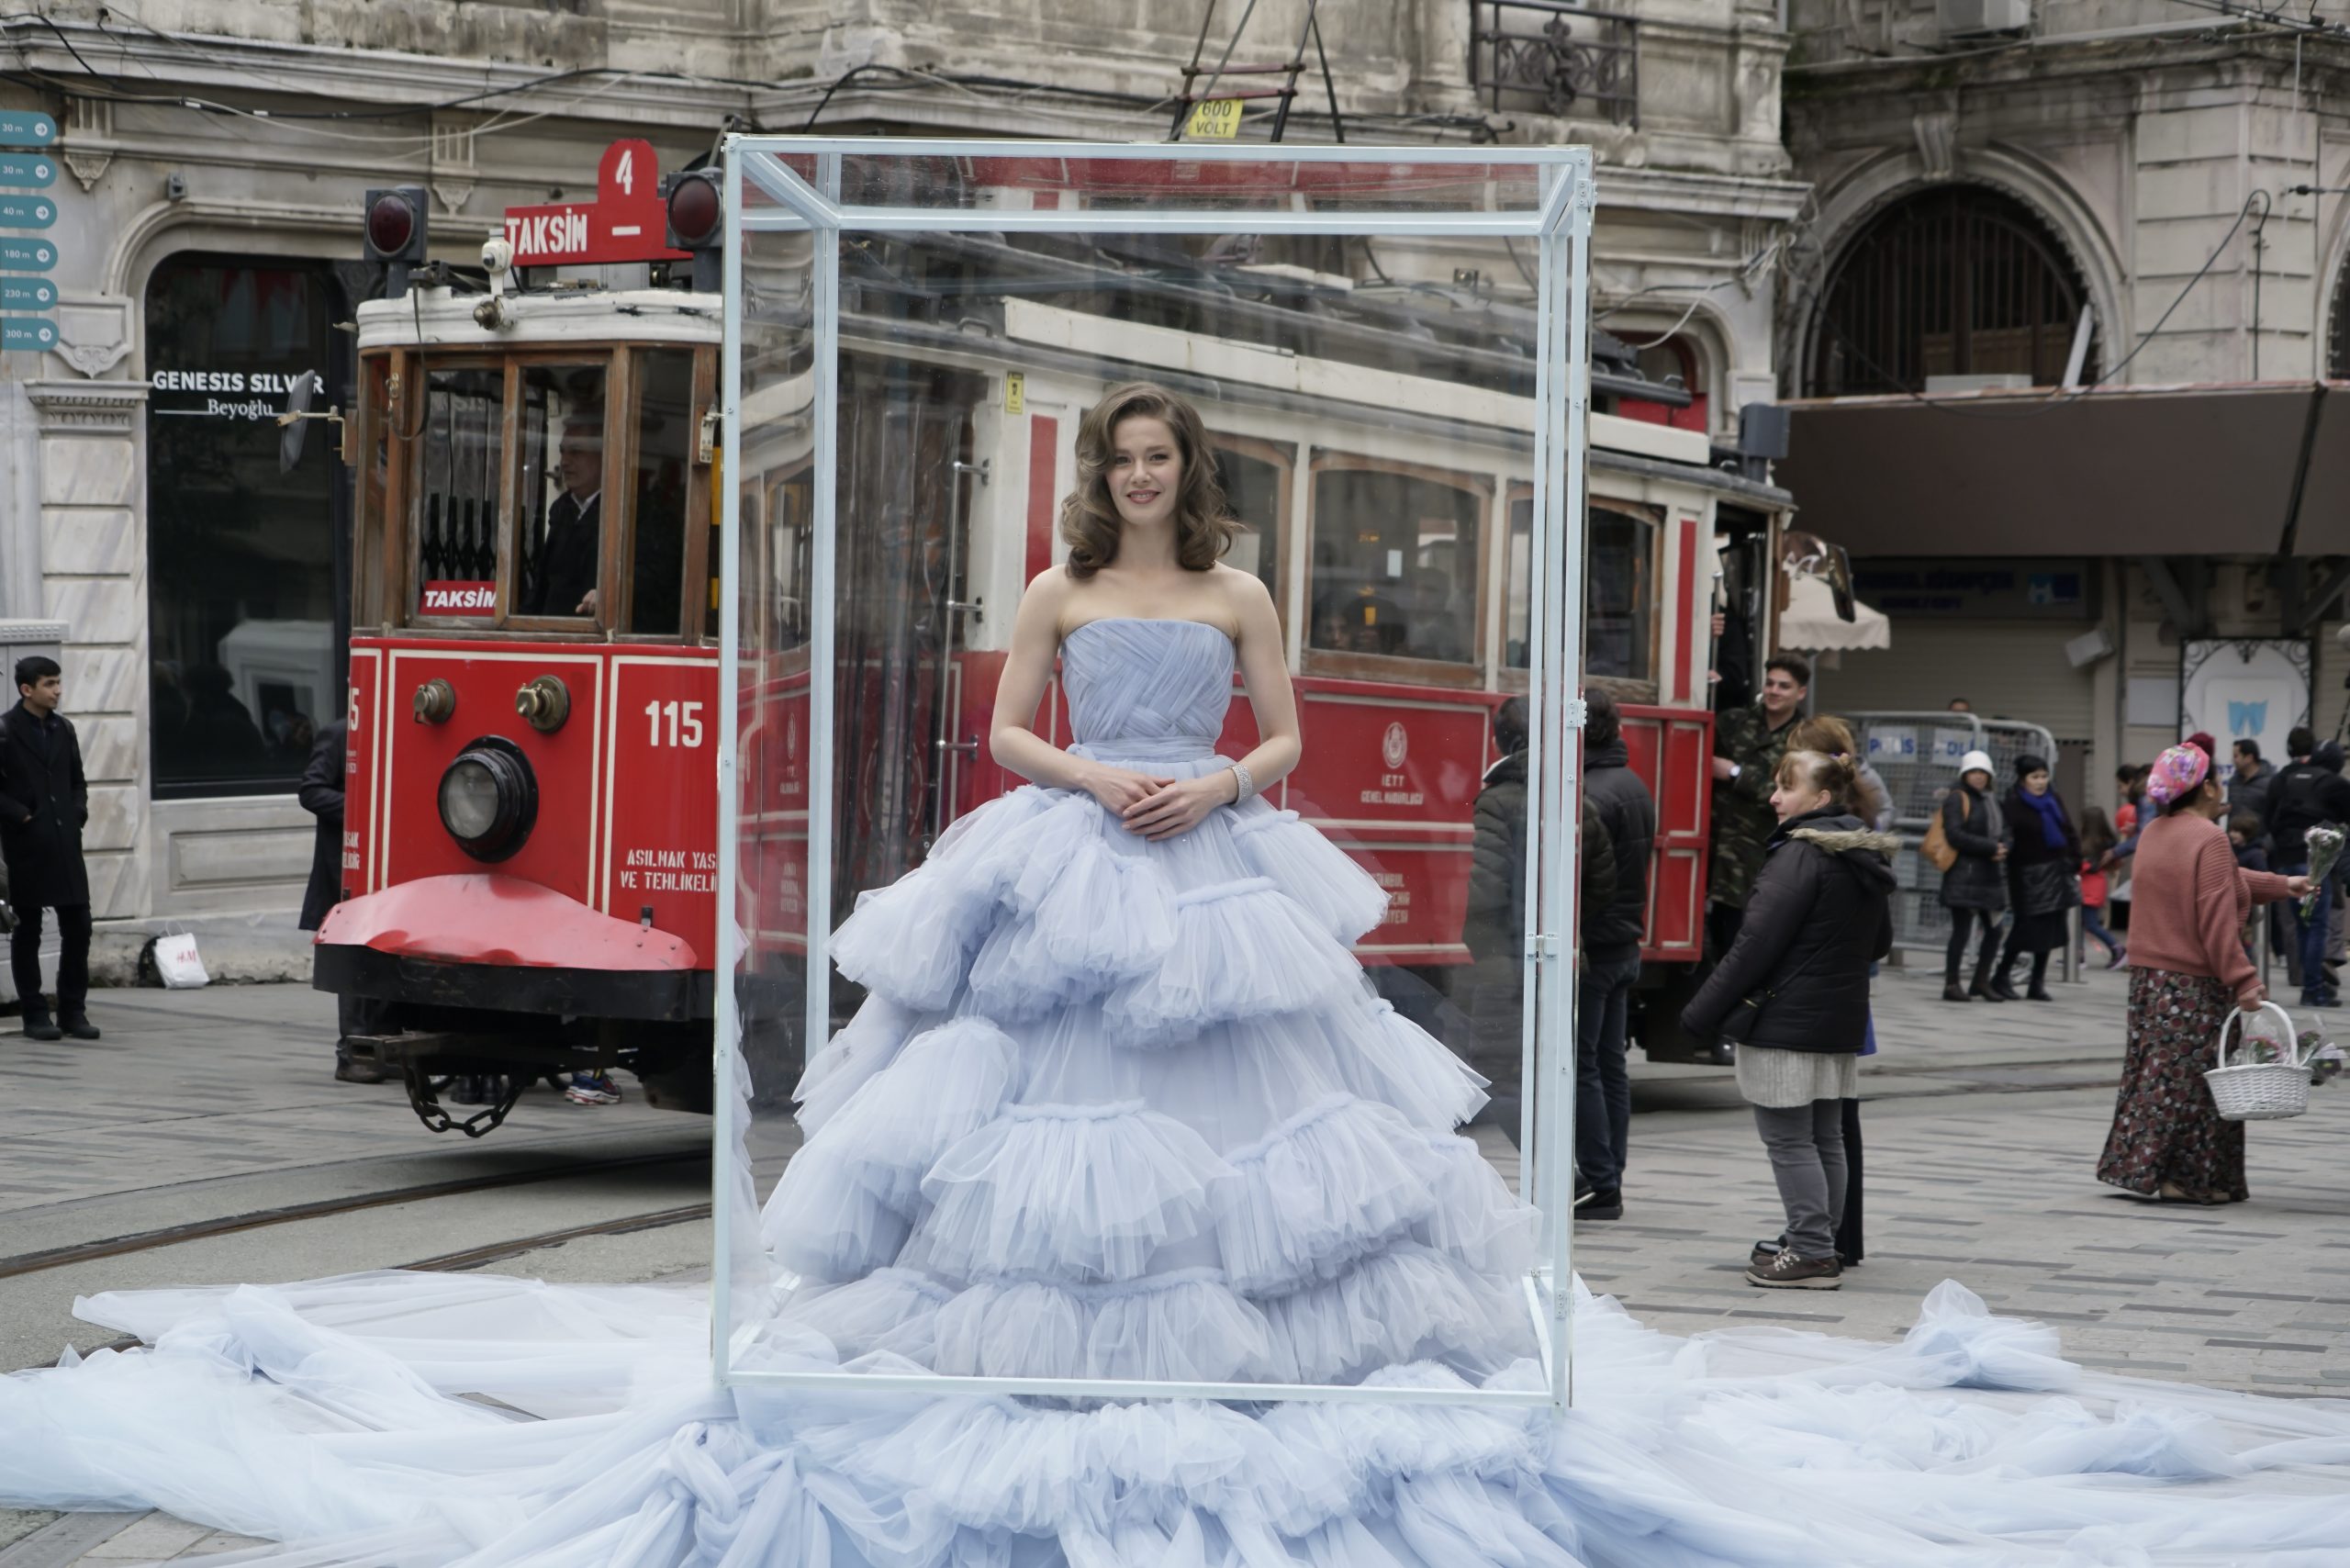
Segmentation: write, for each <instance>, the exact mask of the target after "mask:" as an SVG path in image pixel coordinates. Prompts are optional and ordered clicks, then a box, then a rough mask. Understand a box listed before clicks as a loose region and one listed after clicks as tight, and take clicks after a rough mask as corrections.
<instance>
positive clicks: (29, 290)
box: [0, 277, 57, 310]
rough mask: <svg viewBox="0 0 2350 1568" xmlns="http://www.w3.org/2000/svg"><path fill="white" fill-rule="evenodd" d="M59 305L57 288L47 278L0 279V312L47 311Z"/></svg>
mask: <svg viewBox="0 0 2350 1568" xmlns="http://www.w3.org/2000/svg"><path fill="white" fill-rule="evenodd" d="M56 303H57V286H56V285H55V284H53V283H51V282H50V281H49V279H47V278H45V277H0V310H46V309H48V308H50V306H52V305H54V304H56Z"/></svg>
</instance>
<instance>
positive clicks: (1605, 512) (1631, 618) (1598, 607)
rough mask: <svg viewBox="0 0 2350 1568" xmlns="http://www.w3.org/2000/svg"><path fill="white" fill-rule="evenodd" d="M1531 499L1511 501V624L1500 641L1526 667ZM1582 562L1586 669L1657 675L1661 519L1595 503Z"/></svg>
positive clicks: (1633, 676)
mask: <svg viewBox="0 0 2350 1568" xmlns="http://www.w3.org/2000/svg"><path fill="white" fill-rule="evenodd" d="M1533 518H1534V502H1533V500H1532V499H1531V498H1529V497H1527V496H1524V495H1520V496H1518V497H1516V498H1515V499H1513V500H1512V501H1511V502H1510V508H1509V589H1508V591H1509V630H1508V632H1507V633H1505V641H1504V644H1503V648H1502V655H1503V660H1504V662H1505V663H1506V664H1507V665H1508V666H1509V667H1510V668H1512V669H1524V668H1525V667H1526V643H1527V626H1528V623H1529V619H1530V613H1531V610H1532V608H1533V588H1532V583H1533V572H1532V559H1531V552H1530V548H1529V543H1528V542H1529V537H1530V531H1531V528H1532V525H1533ZM1589 540H1590V550H1589V554H1586V555H1585V557H1584V563H1583V570H1584V578H1583V674H1585V675H1587V676H1608V677H1612V678H1617V679H1620V680H1651V679H1653V678H1655V673H1656V672H1655V669H1654V667H1653V666H1654V663H1655V659H1654V655H1655V643H1654V641H1653V639H1652V637H1651V625H1652V621H1651V617H1652V615H1653V614H1654V604H1653V599H1654V597H1655V582H1654V580H1653V579H1654V571H1655V560H1656V524H1654V523H1653V522H1651V521H1648V520H1647V519H1645V518H1640V517H1635V516H1633V515H1632V514H1631V513H1629V512H1621V511H1616V510H1610V509H1609V508H1607V507H1605V506H1601V505H1598V504H1596V503H1595V504H1594V505H1593V507H1592V509H1591V522H1590V534H1589Z"/></svg>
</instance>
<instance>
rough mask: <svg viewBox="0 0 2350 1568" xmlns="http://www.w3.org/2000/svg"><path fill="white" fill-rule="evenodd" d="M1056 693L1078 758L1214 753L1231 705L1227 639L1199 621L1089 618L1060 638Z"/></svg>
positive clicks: (1164, 758) (1184, 757)
mask: <svg viewBox="0 0 2350 1568" xmlns="http://www.w3.org/2000/svg"><path fill="white" fill-rule="evenodd" d="M1061 688H1062V689H1063V690H1064V691H1065V692H1067V693H1068V696H1069V725H1070V728H1071V730H1072V731H1073V733H1074V734H1075V740H1076V744H1075V745H1072V746H1071V747H1070V748H1069V749H1070V750H1072V751H1074V752H1077V753H1078V754H1079V755H1080V756H1090V757H1094V758H1097V759H1100V760H1103V761H1125V762H1184V761H1191V760H1193V759H1197V758H1202V757H1207V756H1214V754H1215V743H1216V737H1217V736H1218V735H1220V734H1223V733H1224V714H1225V709H1226V708H1229V707H1230V706H1231V705H1232V639H1231V638H1230V637H1228V636H1226V635H1225V633H1224V632H1223V630H1222V629H1221V628H1219V627H1214V626H1211V625H1209V624H1207V623H1206V622H1203V621H1173V620H1139V619H1134V618H1128V617H1113V618H1111V619H1109V620H1104V621H1089V622H1085V624H1083V625H1082V626H1080V627H1078V628H1077V629H1076V630H1075V631H1073V632H1071V633H1069V635H1068V636H1067V637H1065V638H1064V639H1062V641H1061Z"/></svg>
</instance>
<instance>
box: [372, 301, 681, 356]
mask: <svg viewBox="0 0 2350 1568" xmlns="http://www.w3.org/2000/svg"><path fill="white" fill-rule="evenodd" d="M487 298H489V296H488V295H487V294H483V293H478V292H471V293H464V294H459V293H455V292H453V291H452V290H450V289H446V288H420V289H416V290H414V291H412V292H411V293H410V294H409V295H408V297H406V298H404V299H371V300H368V301H367V302H366V303H364V304H363V305H362V306H360V307H359V311H358V316H359V347H360V349H361V350H362V351H363V352H364V351H365V350H368V349H388V348H414V347H416V346H417V342H418V337H419V334H420V332H421V335H422V339H423V346H424V347H425V348H427V349H435V348H463V349H501V348H514V347H523V348H541V347H546V346H550V345H553V346H560V345H562V344H564V343H567V342H632V343H715V342H718V341H719V340H720V339H721V337H722V336H723V335H724V310H723V308H722V305H721V303H720V300H719V298H718V297H717V296H716V295H714V294H688V293H685V292H682V291H680V290H677V289H666V288H630V289H613V290H606V289H599V288H563V289H547V290H540V291H536V292H533V293H530V294H520V293H517V292H515V291H513V290H511V289H509V290H508V291H507V293H506V294H505V295H504V296H503V297H502V299H503V313H504V315H505V318H506V319H507V321H508V323H509V324H508V325H507V326H505V327H503V328H498V329H492V328H488V327H484V326H482V325H481V324H480V323H479V322H477V321H476V320H475V319H474V308H475V307H476V306H478V305H479V304H481V302H482V301H483V300H485V299H487Z"/></svg>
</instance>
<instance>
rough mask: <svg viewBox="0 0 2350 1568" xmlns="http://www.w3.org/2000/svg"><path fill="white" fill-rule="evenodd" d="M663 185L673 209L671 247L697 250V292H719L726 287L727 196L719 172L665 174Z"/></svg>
mask: <svg viewBox="0 0 2350 1568" xmlns="http://www.w3.org/2000/svg"><path fill="white" fill-rule="evenodd" d="M661 186H662V189H661V195H662V198H663V200H664V201H665V202H666V204H667V207H668V212H669V248H670V249H671V250H673V251H690V252H693V268H694V271H693V284H694V292H695V293H697V294H716V293H718V292H719V290H720V289H722V288H723V287H724V286H725V280H724V277H723V275H722V272H721V266H722V258H723V257H724V255H725V245H726V199H725V197H724V196H722V195H721V194H720V191H719V185H718V171H717V170H716V169H688V170H687V171H686V172H685V173H683V174H667V175H664V176H663V177H662V181H661Z"/></svg>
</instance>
